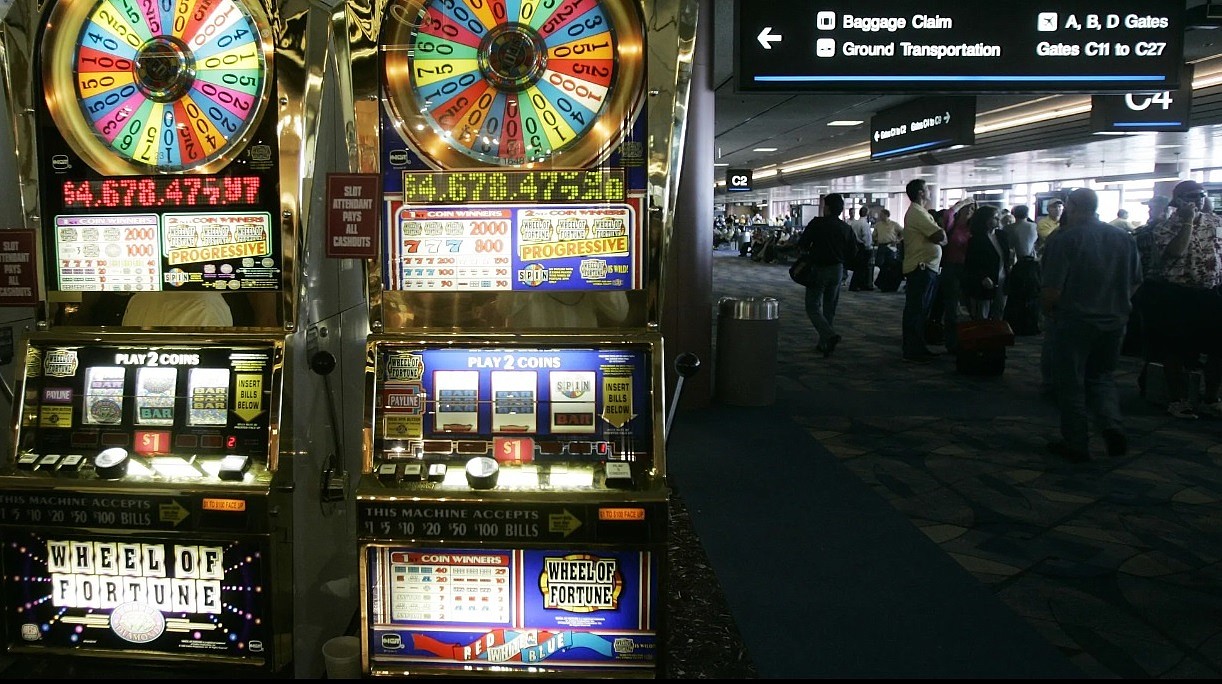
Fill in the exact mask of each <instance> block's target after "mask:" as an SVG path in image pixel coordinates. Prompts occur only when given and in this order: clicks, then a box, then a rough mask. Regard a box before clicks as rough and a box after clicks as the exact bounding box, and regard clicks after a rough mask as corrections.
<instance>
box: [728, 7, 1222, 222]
mask: <svg viewBox="0 0 1222 684" xmlns="http://www.w3.org/2000/svg"><path fill="white" fill-rule="evenodd" d="M735 1H736V0H712V2H713V6H714V12H713V32H714V36H715V38H714V45H715V46H717V48H715V49H714V50H713V61H712V87H713V88H714V90H715V105H714V106H715V130H716V133H715V139H714V149H713V154H712V157H713V161H714V162H716V163H718V164H728V167H732V168H736V169H737V168H749V169H754V170H755V171H756V175H757V180H756V182H755V188H756V189H755V190H754V191H752V192H749V193H736V194H734V195H733V196H731V197H729V198H728V199H729V201H732V202H766V201H767V200H768V199H769V198H770V197H771V196H772V193H773V192H776V191H775V190H773V188H776V187H777V186H778V185H788V186H790V187H789V190H788V192H787V193H785V194H786V195H788V196H791V197H810V196H817V195H818V194H821V193H824V192H879V193H881V192H902V190H903V186H904V183H906V182H907V181H908V180H910V179H911V178H913V177H914V176H916V175H917V174H924V175H922V177H924V178H925V179H926V180H927V181H929V182H930V183H933V184H936V185H937V186H939V187H942V188H977V189H979V188H986V187H995V186H998V185H1007V184H1013V183H1024V182H1041V181H1056V180H1062V179H1077V178H1093V177H1100V176H1109V177H1110V176H1123V175H1127V174H1151V173H1153V172H1154V171H1155V169H1156V168H1157V169H1158V170H1160V171H1162V170H1165V169H1168V168H1171V169H1174V170H1175V172H1177V173H1178V175H1179V176H1181V177H1186V176H1187V175H1188V174H1189V173H1190V171H1191V170H1193V169H1203V168H1210V167H1215V166H1222V162H1219V161H1218V160H1220V159H1222V93H1218V94H1214V95H1213V96H1212V97H1206V98H1204V102H1202V94H1203V92H1202V91H1198V92H1197V94H1196V97H1195V98H1194V107H1193V114H1192V126H1193V129H1192V130H1191V131H1189V132H1185V133H1170V132H1160V133H1141V134H1134V135H1126V136H1106V135H1092V134H1091V132H1090V130H1089V125H1088V123H1089V113H1083V114H1079V115H1076V116H1070V117H1066V118H1064V119H1059V120H1056V121H1053V122H1050V123H1047V124H1042V125H1040V126H1034V127H1025V128H1022V129H1015V130H1013V131H1007V132H1006V133H1004V134H995V135H990V136H982V135H979V134H978V135H977V144H976V145H974V146H968V147H965V148H962V149H957V150H941V151H938V152H935V153H934V155H933V156H934V157H935V160H931V161H936V163H934V164H924V163H922V161H921V160H920V159H919V158H918V157H916V156H910V157H905V158H902V159H895V160H891V161H888V162H873V161H871V160H869V159H868V154H867V158H865V159H860V158H859V159H856V160H854V161H850V162H846V163H838V164H834V165H830V166H827V167H824V168H821V169H819V170H817V171H808V172H804V173H802V174H800V175H797V176H796V177H793V178H789V177H788V176H785V178H786V180H784V181H782V183H780V184H778V183H777V182H776V181H775V179H764V180H760V179H759V175H760V173H761V170H764V169H768V168H769V167H774V165H780V166H781V167H784V166H785V164H786V163H787V162H793V161H794V160H805V159H807V158H819V157H820V156H824V155H827V156H835V154H834V153H837V152H838V151H843V150H851V149H852V148H854V147H857V148H860V146H862V145H866V146H867V153H868V144H867V143H868V130H869V122H870V117H871V116H872V115H874V114H875V113H876V112H878V111H880V110H884V109H887V108H890V107H894V106H896V105H898V104H900V103H903V102H906V101H908V100H911V99H914V98H917V97H921V94H905V93H899V94H895V93H862V92H857V93H835V92H827V93H817V94H786V93H741V92H738V91H737V90H736V88H735V82H734V81H735V79H734V55H733V52H732V50H730V49H729V48H730V46H732V45H734V40H735V33H734V32H735V26H734V8H735ZM1206 4H1207V3H1206V2H1205V0H1186V2H1185V7H1186V8H1187V9H1188V16H1189V21H1188V22H1187V23H1188V26H1189V28H1188V30H1187V31H1186V32H1185V38H1184V60H1185V61H1186V62H1188V63H1195V64H1196V65H1197V78H1198V80H1199V78H1200V75H1201V73H1202V72H1203V71H1222V20H1209V19H1205V9H1206V7H1205V6H1206ZM1214 5H1215V7H1214V14H1218V13H1219V9H1220V8H1219V7H1218V6H1217V5H1218V3H1214ZM1209 24H1212V25H1214V28H1205V27H1204V25H1209ZM998 30H999V31H1005V30H1006V28H1005V27H1004V26H998ZM722 46H725V49H722ZM1219 90H1222V88H1219V87H1218V86H1214V87H1212V88H1210V89H1209V90H1208V91H1204V93H1205V94H1206V95H1208V94H1210V93H1216V92H1217V91H1219ZM1089 101H1090V96H1089V95H1047V94H1031V93H1023V94H1019V95H1004V94H1001V95H999V94H992V95H980V96H978V100H977V106H976V110H977V115H978V119H977V120H978V122H979V121H980V120H982V119H983V118H984V117H985V116H987V114H988V113H989V112H992V111H995V110H1005V111H1007V112H1011V113H1013V112H1017V111H1023V110H1026V109H1030V108H1046V107H1051V106H1070V107H1072V106H1074V105H1081V104H1083V103H1085V104H1089ZM1203 105H1204V106H1203ZM1210 105H1212V106H1210ZM998 116H1000V115H998ZM839 119H847V120H861V121H863V122H864V123H862V124H859V125H857V126H851V127H836V126H828V125H827V124H828V122H830V121H834V120H839ZM761 147H762V148H768V147H775V148H777V151H776V152H756V151H754V149H755V148H761ZM1156 164H1157V167H1156V166H1155V165H1156ZM726 168H727V167H726V166H720V165H719V166H717V167H715V169H714V179H715V180H716V181H717V182H718V183H721V182H723V181H724V180H725V169H726ZM783 176H784V174H783ZM726 200H727V197H726V195H725V192H724V187H719V188H718V189H717V192H716V201H717V202H718V203H721V202H724V201H726Z"/></svg>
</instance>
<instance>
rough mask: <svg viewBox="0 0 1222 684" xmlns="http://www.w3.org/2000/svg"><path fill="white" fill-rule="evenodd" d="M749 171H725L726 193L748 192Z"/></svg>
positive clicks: (749, 187)
mask: <svg viewBox="0 0 1222 684" xmlns="http://www.w3.org/2000/svg"><path fill="white" fill-rule="evenodd" d="M750 191H751V169H726V192H750Z"/></svg>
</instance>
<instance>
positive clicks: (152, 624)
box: [0, 0, 355, 677]
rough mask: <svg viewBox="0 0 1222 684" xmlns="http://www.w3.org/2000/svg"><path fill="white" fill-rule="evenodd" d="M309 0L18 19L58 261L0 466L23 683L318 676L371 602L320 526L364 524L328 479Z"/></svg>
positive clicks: (17, 13)
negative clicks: (314, 241)
mask: <svg viewBox="0 0 1222 684" xmlns="http://www.w3.org/2000/svg"><path fill="white" fill-rule="evenodd" d="M311 6H312V5H311V3H308V2H301V1H298V0H283V1H280V2H273V1H271V0H268V1H260V0H190V1H188V0H47V1H46V2H34V1H30V2H24V1H23V2H18V3H17V4H15V5H13V7H12V8H11V11H9V13H8V15H7V16H6V17H5V18H4V24H3V33H2V34H0V35H2V36H3V40H4V45H3V47H4V50H5V54H6V57H7V60H6V64H5V66H6V67H7V71H6V74H5V76H6V83H7V85H8V86H9V88H8V93H9V97H10V99H9V101H10V102H11V103H12V111H13V112H14V116H13V126H14V129H15V131H16V140H17V147H18V157H19V159H21V160H22V173H21V174H20V176H19V179H18V181H19V188H18V189H19V195H20V197H21V200H22V201H21V204H22V214H23V220H24V225H25V227H26V228H27V229H32V230H33V231H34V232H35V234H36V236H37V241H36V249H37V252H38V260H39V263H40V264H41V267H42V277H41V279H40V280H41V283H40V289H41V290H42V292H41V293H40V294H41V297H40V302H41V303H40V311H39V323H38V329H37V330H36V331H35V332H33V333H31V334H30V335H29V336H28V338H27V339H26V340H24V342H23V344H22V347H21V353H20V356H21V358H22V359H23V360H24V365H23V367H22V369H21V372H20V377H19V379H18V383H17V392H16V395H17V396H16V400H15V402H14V411H13V414H14V417H13V422H12V428H11V438H12V448H11V450H10V451H9V453H6V454H4V455H3V457H0V458H2V460H0V564H2V566H3V583H2V585H0V597H2V601H3V603H2V610H3V612H2V615H3V619H2V623H3V646H4V649H3V655H4V656H5V659H6V660H7V661H9V662H11V663H12V664H11V665H10V669H9V671H8V672H6V676H14V677H21V676H25V677H70V676H84V675H85V674H86V673H87V674H88V676H96V675H98V674H103V675H105V674H110V675H111V676H114V675H115V674H118V673H122V674H124V675H127V674H128V673H130V672H132V671H133V670H132V667H133V666H135V667H145V668H166V669H165V670H164V672H165V676H174V675H173V674H171V673H176V674H177V675H178V676H200V677H204V676H209V677H211V676H233V675H242V676H254V677H264V676H282V675H284V674H292V673H294V672H295V673H296V674H298V675H302V676H310V675H312V674H317V672H319V671H320V670H321V664H320V663H321V659H320V658H319V657H318V656H317V651H318V649H319V647H320V644H321V641H322V640H323V639H324V638H325V637H327V636H329V635H331V634H330V633H331V632H334V633H338V632H340V631H342V630H343V628H344V624H345V621H347V620H349V619H350V618H351V617H352V615H353V614H355V600H354V599H353V600H344V599H337V598H335V597H331V599H330V601H328V600H327V599H326V597H322V596H321V595H320V593H319V590H320V587H322V586H323V585H325V584H326V582H327V581H328V580H330V579H333V577H331V576H328V575H327V574H326V572H325V571H324V570H323V568H325V567H326V566H327V565H328V564H329V563H330V562H331V561H332V560H333V557H334V556H335V554H334V553H333V552H331V551H329V550H328V547H327V545H320V544H318V540H319V539H320V538H325V537H326V536H327V535H335V538H336V539H344V538H346V537H345V536H344V535H345V531H344V528H346V527H348V526H349V525H348V524H347V523H346V521H345V518H346V517H349V516H342V515H339V514H338V513H339V511H338V509H337V506H339V504H336V503H335V502H334V501H323V500H322V496H321V494H320V488H318V487H317V486H316V485H315V486H305V485H306V484H310V483H313V482H314V481H315V480H316V479H317V477H318V475H317V474H315V473H314V472H313V471H314V470H316V468H317V463H318V462H319V461H323V460H326V457H325V456H320V455H318V454H317V453H314V450H313V448H312V447H311V441H314V440H316V441H318V442H321V443H324V444H327V443H329V442H328V440H326V439H322V438H321V437H325V436H326V434H325V433H326V431H327V430H332V429H335V426H334V425H331V424H326V425H323V424H322V423H323V422H324V421H321V420H319V419H318V416H316V415H314V414H313V413H312V412H313V411H314V402H312V401H311V400H310V399H309V397H310V396H311V395H313V394H317V393H318V392H319V384H320V383H321V379H320V378H319V377H317V376H314V375H313V374H311V373H308V372H305V373H303V372H300V370H301V368H303V367H305V366H306V361H305V360H304V359H303V357H304V356H305V352H306V350H307V347H308V344H309V343H308V342H307V339H306V338H307V332H309V331H308V330H307V327H308V328H309V330H310V331H315V332H316V331H317V328H316V326H314V325H313V323H314V321H311V320H310V319H309V318H308V317H305V316H303V314H302V309H303V308H304V307H302V306H301V302H300V299H301V298H303V297H304V298H307V299H308V298H310V297H312V296H319V295H318V293H317V292H312V291H311V288H312V285H311V283H310V282H308V281H307V279H305V278H303V277H302V271H303V270H304V269H305V264H304V263H303V261H304V258H305V256H306V254H307V244H308V240H307V237H308V235H309V231H308V230H307V226H308V224H309V217H310V216H311V215H312V212H311V202H310V199H309V198H310V197H311V189H312V172H311V171H310V170H309V165H308V164H306V163H305V162H306V160H312V159H313V158H314V157H315V155H316V154H317V153H318V152H317V149H316V139H317V130H318V119H319V111H320V107H319V101H320V92H319V89H320V84H321V82H322V80H323V79H322V73H323V71H324V68H323V65H324V63H325V61H326V53H327V50H328V33H329V29H330V27H329V24H328V22H327V21H326V13H325V12H324V13H322V14H321V17H318V14H319V13H317V12H314V13H313V15H314V16H312V15H311V13H310V12H309V10H310V9H311ZM303 292H304V294H303ZM315 346H317V345H316V344H315ZM311 424H318V425H317V426H314V427H312V426H311ZM332 460H333V459H332ZM348 536H349V537H350V535H348ZM337 546H343V543H342V542H341V543H338V544H337ZM320 547H321V548H320ZM347 555H349V556H353V557H354V554H347ZM353 562H355V561H353ZM349 574H350V573H349ZM346 603H347V604H350V605H348V606H347V607H348V612H347V614H344V612H343V611H342V610H340V611H338V614H337V609H339V608H340V607H341V606H343V605H344V604H346ZM328 605H331V607H329V608H328ZM154 671H156V670H154ZM146 672H147V670H146Z"/></svg>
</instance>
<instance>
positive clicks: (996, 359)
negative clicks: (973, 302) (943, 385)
mask: <svg viewBox="0 0 1222 684" xmlns="http://www.w3.org/2000/svg"><path fill="white" fill-rule="evenodd" d="M955 332H956V333H958V337H959V351H958V354H956V355H955V370H957V371H959V372H960V373H963V374H964V375H1001V374H1002V373H1004V372H1005V370H1006V347H1009V346H1012V345H1013V344H1014V331H1013V330H1012V329H1011V328H1010V324H1009V323H1006V322H1005V321H964V322H962V323H960V324H959V325H958V326H957V327H956V328H955Z"/></svg>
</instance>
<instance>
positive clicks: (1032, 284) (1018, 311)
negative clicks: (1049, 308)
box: [1005, 204, 1040, 335]
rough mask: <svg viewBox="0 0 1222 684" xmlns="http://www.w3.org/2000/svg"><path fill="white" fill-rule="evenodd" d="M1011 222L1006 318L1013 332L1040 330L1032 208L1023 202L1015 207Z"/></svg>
mask: <svg viewBox="0 0 1222 684" xmlns="http://www.w3.org/2000/svg"><path fill="white" fill-rule="evenodd" d="M1011 213H1013V214H1014V223H1011V224H1010V225H1009V226H1007V227H1006V229H1005V231H1006V237H1008V238H1009V242H1010V252H1011V254H1013V255H1014V263H1013V265H1012V267H1011V269H1010V278H1009V281H1008V282H1007V283H1006V294H1007V298H1006V308H1005V320H1006V321H1007V322H1009V324H1010V328H1011V329H1013V330H1014V334H1015V335H1038V334H1039V332H1040V264H1039V262H1038V261H1036V259H1035V240H1036V237H1037V236H1038V233H1037V232H1036V228H1035V223H1034V222H1033V221H1032V220H1031V218H1030V213H1031V210H1030V209H1029V208H1028V207H1027V205H1025V204H1020V205H1018V206H1016V207H1014V209H1013V211H1012V212H1011Z"/></svg>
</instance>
